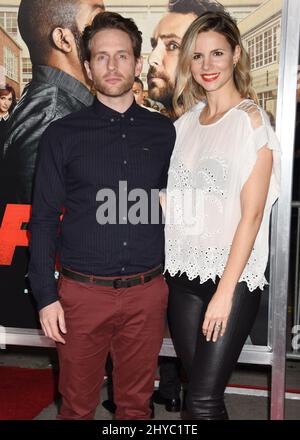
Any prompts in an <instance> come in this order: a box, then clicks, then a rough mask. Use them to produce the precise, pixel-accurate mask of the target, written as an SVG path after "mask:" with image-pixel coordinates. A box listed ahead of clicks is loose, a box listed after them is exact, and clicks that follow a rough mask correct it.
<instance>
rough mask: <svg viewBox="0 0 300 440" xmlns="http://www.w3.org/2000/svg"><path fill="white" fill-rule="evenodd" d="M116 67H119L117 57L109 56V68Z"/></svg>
mask: <svg viewBox="0 0 300 440" xmlns="http://www.w3.org/2000/svg"><path fill="white" fill-rule="evenodd" d="M116 67H117V61H116V59H115V57H109V59H108V62H107V68H108V70H115V69H116Z"/></svg>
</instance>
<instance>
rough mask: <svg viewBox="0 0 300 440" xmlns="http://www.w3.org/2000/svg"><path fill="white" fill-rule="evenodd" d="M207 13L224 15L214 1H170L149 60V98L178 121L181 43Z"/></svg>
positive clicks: (153, 43)
mask: <svg viewBox="0 0 300 440" xmlns="http://www.w3.org/2000/svg"><path fill="white" fill-rule="evenodd" d="M207 11H224V7H223V6H222V5H220V4H219V3H218V2H216V1H214V0H170V1H169V12H168V13H167V14H166V15H164V16H163V17H162V19H161V20H160V21H159V23H158V24H157V26H156V28H155V29H154V32H153V37H152V38H151V45H152V52H151V54H150V56H149V65H150V68H149V71H148V77H147V80H148V90H149V98H151V99H153V100H154V101H159V102H161V103H162V104H163V105H164V106H165V107H166V109H167V110H168V112H169V114H170V115H171V116H172V117H173V118H174V117H175V116H174V111H173V105H172V98H173V92H174V88H175V75H176V67H177V62H178V56H179V50H180V46H181V40H182V38H183V36H184V34H185V32H186V30H187V28H188V27H189V26H190V24H191V23H192V22H193V21H194V20H195V19H196V18H197V17H199V16H200V15H202V14H203V13H204V12H207Z"/></svg>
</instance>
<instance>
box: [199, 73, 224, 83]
mask: <svg viewBox="0 0 300 440" xmlns="http://www.w3.org/2000/svg"><path fill="white" fill-rule="evenodd" d="M219 76H220V73H205V74H203V75H201V77H202V79H203V80H204V81H205V82H212V81H215V80H216V79H218V78H219Z"/></svg>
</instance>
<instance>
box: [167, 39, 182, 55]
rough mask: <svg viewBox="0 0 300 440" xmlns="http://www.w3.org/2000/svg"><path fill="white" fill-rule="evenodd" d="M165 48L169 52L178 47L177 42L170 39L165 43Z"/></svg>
mask: <svg viewBox="0 0 300 440" xmlns="http://www.w3.org/2000/svg"><path fill="white" fill-rule="evenodd" d="M166 48H167V50H169V51H170V52H173V50H177V49H180V46H179V44H177V43H175V42H174V41H171V42H170V43H168V44H167V45H166Z"/></svg>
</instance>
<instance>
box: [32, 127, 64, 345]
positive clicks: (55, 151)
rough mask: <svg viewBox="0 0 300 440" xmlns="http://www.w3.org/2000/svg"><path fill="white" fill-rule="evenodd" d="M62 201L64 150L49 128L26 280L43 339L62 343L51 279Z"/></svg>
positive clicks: (42, 153) (36, 191) (60, 313)
mask: <svg viewBox="0 0 300 440" xmlns="http://www.w3.org/2000/svg"><path fill="white" fill-rule="evenodd" d="M64 201H65V183H64V159H63V148H62V145H61V144H60V140H59V130H58V128H57V127H56V125H55V124H53V125H51V126H50V127H49V128H48V129H47V130H46V131H45V133H44V135H43V136H42V139H41V142H40V145H39V157H38V162H37V172H36V179H35V187H34V193H33V205H32V216H31V219H30V224H29V229H30V233H31V238H30V247H29V249H30V263H29V278H30V282H31V287H32V291H33V295H34V297H35V299H36V301H37V306H38V310H39V312H40V320H41V325H42V328H43V330H44V332H45V334H46V336H48V337H50V338H51V339H53V340H54V341H57V342H63V343H64V339H63V338H62V337H61V335H60V332H59V329H60V330H61V331H62V332H63V333H65V331H66V329H65V322H64V314H63V310H62V307H61V305H60V303H59V301H58V292H57V286H56V280H55V278H54V270H55V261H56V252H57V241H58V238H59V226H60V215H61V213H62V209H63V204H64Z"/></svg>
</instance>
